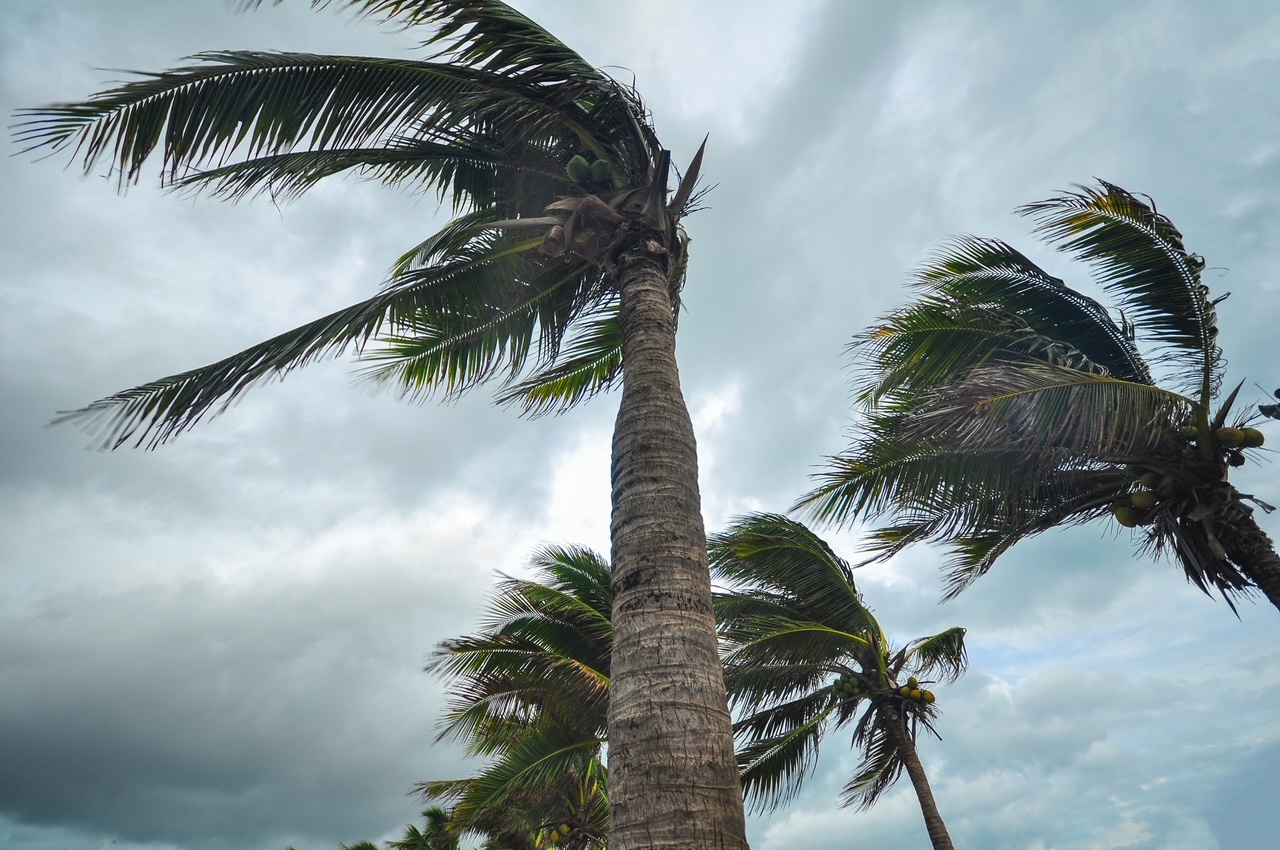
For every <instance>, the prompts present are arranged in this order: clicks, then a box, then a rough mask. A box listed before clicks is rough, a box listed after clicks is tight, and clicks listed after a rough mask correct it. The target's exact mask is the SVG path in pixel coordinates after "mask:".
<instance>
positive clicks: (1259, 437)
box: [1240, 428, 1267, 449]
mask: <svg viewBox="0 0 1280 850" xmlns="http://www.w3.org/2000/svg"><path fill="white" fill-rule="evenodd" d="M1242 430H1243V431H1244V440H1243V441H1242V442H1241V443H1240V445H1242V446H1244V447H1245V448H1246V449H1256V448H1258V447H1260V446H1261V445H1262V444H1263V443H1265V442H1266V441H1267V438H1266V436H1264V435H1263V433H1262V432H1261V431H1259V430H1258V429H1257V428H1244V429H1242Z"/></svg>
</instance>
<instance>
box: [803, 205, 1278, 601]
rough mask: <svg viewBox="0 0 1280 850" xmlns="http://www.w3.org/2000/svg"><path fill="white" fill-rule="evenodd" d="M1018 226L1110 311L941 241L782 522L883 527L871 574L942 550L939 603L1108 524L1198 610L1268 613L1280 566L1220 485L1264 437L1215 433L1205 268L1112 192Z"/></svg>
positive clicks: (1171, 233) (1239, 503) (1238, 431)
mask: <svg viewBox="0 0 1280 850" xmlns="http://www.w3.org/2000/svg"><path fill="white" fill-rule="evenodd" d="M1019 211H1020V212H1021V213H1023V214H1024V215H1028V216H1030V217H1032V218H1034V219H1035V220H1036V221H1037V222H1038V224H1039V226H1038V232H1039V233H1041V234H1042V235H1043V236H1044V237H1045V238H1046V239H1047V240H1048V241H1049V242H1050V243H1051V244H1054V245H1056V246H1057V247H1058V248H1060V249H1061V250H1063V251H1066V252H1068V253H1070V254H1072V255H1074V256H1075V257H1077V258H1078V259H1080V260H1083V261H1085V262H1086V263H1089V264H1090V265H1091V266H1092V267H1093V270H1094V273H1095V274H1096V276H1097V281H1098V283H1099V284H1100V285H1101V287H1102V288H1103V290H1105V291H1106V292H1107V294H1109V295H1110V296H1112V297H1113V298H1115V299H1116V302H1117V304H1118V306H1119V311H1118V312H1117V313H1116V314H1114V315H1113V314H1112V313H1109V312H1108V311H1107V310H1106V309H1105V308H1104V307H1102V305H1100V304H1099V303H1098V302H1096V301H1094V300H1093V299H1092V298H1089V297H1087V296H1085V295H1083V294H1081V293H1080V292H1078V291H1076V290H1074V289H1071V288H1069V287H1067V286H1066V285H1065V284H1064V283H1063V282H1062V281H1061V280H1058V279H1057V278H1055V277H1052V276H1051V275H1049V274H1048V273H1047V272H1045V271H1043V270H1042V269H1040V268H1039V267H1038V266H1036V265H1035V264H1034V263H1033V262H1032V261H1031V260H1030V259H1028V258H1027V257H1025V256H1024V255H1023V254H1021V253H1019V252H1018V251H1016V250H1015V249H1013V248H1012V247H1010V246H1009V245H1006V244H1005V243H1003V242H1000V241H998V240H994V239H979V238H975V237H971V236H966V237H960V238H958V239H956V240H955V241H954V242H953V243H952V244H951V245H950V246H949V247H948V248H947V249H945V250H944V251H943V252H942V253H941V254H940V255H939V256H937V257H936V258H934V259H933V260H932V261H930V262H929V263H927V264H926V265H925V266H924V268H922V269H921V270H920V271H919V272H918V273H917V275H916V281H915V287H916V289H917V290H918V291H919V293H920V295H919V297H918V299H917V300H916V301H915V302H913V303H911V304H909V305H907V306H906V307H902V308H900V309H898V310H895V311H894V312H892V313H890V314H889V315H888V316H886V317H885V318H884V319H882V320H881V321H879V322H877V323H876V324H875V325H873V326H872V327H871V328H869V329H867V330H866V331H864V332H862V333H861V334H860V335H859V336H858V337H857V338H856V341H855V343H854V350H855V352H856V353H857V354H858V355H859V356H860V360H859V366H860V368H861V369H862V370H863V376H864V379H863V381H862V383H861V386H860V388H859V389H860V395H859V400H860V402H861V404H862V406H863V407H864V409H865V411H866V417H865V419H864V420H863V421H862V422H861V423H860V424H859V426H858V428H857V430H856V431H855V432H854V438H853V441H852V444H851V445H850V446H849V448H848V449H846V450H845V451H844V452H843V453H841V454H840V455H838V456H836V457H834V458H831V461H830V463H829V465H828V467H827V469H826V471H824V472H823V473H821V475H820V476H819V480H820V482H821V483H820V486H819V487H818V488H817V489H816V490H814V491H813V492H812V493H810V494H808V495H807V496H805V497H804V498H803V499H802V500H801V501H800V503H799V505H798V507H801V508H804V509H805V510H807V512H808V514H809V515H810V516H813V517H816V518H817V519H819V520H823V521H827V522H834V523H837V524H850V523H852V522H854V521H855V520H862V519H867V518H878V517H885V516H887V517H889V518H890V519H891V520H892V521H891V524H888V525H885V526H883V527H880V528H878V529H876V530H874V531H873V532H872V534H871V545H872V546H874V547H876V548H877V549H878V550H879V553H880V556H881V557H887V556H889V555H892V554H894V553H896V552H899V551H901V550H902V549H903V548H905V547H907V546H909V545H911V544H912V543H916V542H920V541H924V540H935V541H940V542H944V543H947V544H949V545H950V546H951V549H952V553H953V555H952V559H951V562H950V572H949V575H948V584H947V589H946V596H948V597H950V596H954V595H955V594H957V593H959V592H960V591H961V590H963V589H964V588H965V587H967V586H968V585H969V584H970V583H971V582H973V581H974V580H975V579H977V578H978V577H979V576H981V575H983V574H984V573H986V571H987V570H989V569H990V568H991V566H992V565H993V564H994V563H995V561H996V559H997V558H998V557H999V556H1000V555H1002V554H1003V553H1004V552H1005V551H1006V550H1007V549H1009V547H1011V546H1012V545H1013V544H1015V543H1017V542H1018V541H1019V540H1023V539H1025V538H1027V537H1030V536H1032V535H1034V534H1038V533H1040V532H1042V531H1047V530H1049V529H1051V528H1055V527H1057V526H1062V525H1073V524H1077V523H1084V522H1089V521H1091V520H1095V519H1114V520H1115V521H1117V522H1119V523H1120V525H1122V526H1125V527H1135V526H1140V527H1141V532H1140V533H1141V537H1142V543H1143V547H1144V548H1146V549H1148V550H1151V551H1152V552H1154V553H1156V554H1159V553H1161V552H1169V553H1171V554H1172V555H1173V557H1174V558H1175V559H1176V560H1177V561H1178V562H1179V563H1180V564H1181V566H1182V568H1183V570H1184V571H1185V572H1186V575H1187V577H1188V578H1189V579H1190V580H1191V581H1192V582H1193V583H1194V584H1195V585H1196V586H1197V587H1199V588H1200V589H1202V590H1204V591H1205V592H1209V591H1210V590H1211V589H1217V590H1218V591H1219V592H1221V593H1222V595H1223V597H1224V598H1225V599H1226V600H1227V602H1228V603H1229V604H1232V605H1233V607H1234V603H1233V598H1234V597H1235V596H1238V595H1244V594H1247V593H1249V592H1252V591H1253V590H1254V589H1256V590H1259V591H1261V592H1262V593H1263V594H1265V595H1266V597H1267V599H1269V600H1270V601H1271V603H1272V604H1273V605H1275V606H1276V607H1278V608H1280V557H1277V555H1276V552H1275V548H1274V546H1273V544H1272V542H1271V540H1270V539H1269V538H1268V537H1267V535H1266V534H1265V533H1264V532H1263V531H1262V529H1261V528H1260V527H1259V526H1258V524H1257V521H1256V520H1255V519H1254V517H1253V515H1252V510H1251V508H1250V507H1249V506H1248V505H1246V504H1245V502H1246V501H1252V502H1253V503H1254V504H1256V505H1259V506H1261V507H1262V508H1263V509H1264V510H1267V511H1270V510H1273V508H1271V506H1270V505H1267V504H1266V503H1264V502H1262V501H1261V500H1260V499H1258V498H1256V497H1254V496H1252V495H1248V494H1242V493H1240V492H1238V491H1237V490H1236V489H1235V488H1234V487H1233V486H1232V485H1231V484H1230V482H1229V481H1228V473H1229V471H1230V469H1231V468H1232V467H1235V466H1239V465H1241V464H1243V463H1245V460H1246V457H1247V450H1249V449H1250V448H1256V447H1257V446H1260V445H1261V444H1262V440H1263V437H1262V433H1261V432H1259V431H1257V430H1254V429H1248V428H1247V427H1246V426H1248V425H1249V424H1250V418H1249V416H1248V415H1247V412H1246V413H1243V414H1237V415H1236V416H1235V417H1234V420H1233V421H1232V422H1231V425H1230V426H1229V425H1228V419H1229V417H1230V416H1231V413H1230V411H1231V407H1232V404H1233V402H1234V401H1235V399H1236V394H1237V392H1238V390H1239V387H1237V388H1236V390H1235V391H1232V392H1230V393H1228V394H1227V396H1226V398H1225V399H1223V400H1219V393H1220V390H1221V386H1222V378H1223V371H1224V369H1225V360H1224V358H1223V353H1222V349H1221V348H1219V346H1218V316H1217V311H1216V309H1215V305H1216V304H1217V303H1218V301H1220V300H1222V298H1225V297H1226V296H1225V295H1223V296H1220V297H1219V298H1216V299H1211V298H1210V295H1209V288H1208V286H1206V285H1205V284H1204V283H1203V282H1202V280H1201V272H1202V270H1203V269H1204V267H1205V260H1204V258H1203V257H1200V256H1198V255H1196V254H1193V253H1189V252H1188V251H1187V250H1186V248H1185V247H1184V246H1183V243H1182V235H1181V234H1180V233H1179V232H1178V230H1177V229H1176V228H1175V227H1174V226H1173V223H1172V222H1171V221H1170V220H1169V219H1168V218H1166V217H1165V216H1164V215H1162V214H1160V213H1159V212H1157V211H1156V209H1155V205H1154V203H1152V202H1150V200H1149V199H1147V200H1146V201H1144V200H1142V199H1140V198H1139V197H1137V196H1135V195H1133V194H1131V193H1129V192H1127V191H1125V190H1124V189H1121V188H1120V187H1118V186H1115V185H1113V184H1110V183H1106V182H1101V181H1100V182H1099V184H1098V185H1097V186H1096V187H1083V188H1081V189H1080V190H1079V191H1077V192H1067V193H1062V194H1060V195H1058V196H1056V197H1054V198H1050V199H1049V200H1046V201H1041V202H1039V203H1034V204H1028V205H1027V206H1024V207H1022V208H1021V209H1020V210H1019ZM1140 346H1141V348H1140ZM1157 376H1159V378H1160V381H1161V382H1162V383H1157ZM1162 384H1163V385H1162Z"/></svg>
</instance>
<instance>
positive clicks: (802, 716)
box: [709, 514, 967, 850]
mask: <svg viewBox="0 0 1280 850" xmlns="http://www.w3.org/2000/svg"><path fill="white" fill-rule="evenodd" d="M709 546H710V551H711V566H712V569H713V571H714V572H715V574H716V576H717V577H718V578H721V579H723V580H724V581H725V582H726V583H728V584H729V586H730V587H731V590H730V591H729V592H726V593H723V594H718V595H717V599H716V610H717V614H718V616H719V619H720V624H721V625H720V631H721V636H722V637H723V639H724V642H725V659H724V664H725V677H726V680H727V682H728V685H729V696H730V699H731V701H732V703H733V705H734V707H735V708H736V709H738V710H739V712H740V716H741V719H740V720H739V721H738V723H737V725H736V729H737V732H738V737H739V740H740V750H739V754H738V759H739V762H740V765H741V768H742V781H743V787H744V789H745V791H746V794H747V796H748V798H749V799H751V800H752V801H753V802H754V804H755V805H756V806H757V807H758V808H763V809H772V808H775V807H777V806H779V805H781V804H782V803H784V802H786V801H787V800H788V799H790V798H791V796H792V795H794V794H795V793H796V792H797V791H798V790H799V788H800V785H801V783H802V782H803V781H804V778H805V776H806V775H807V774H808V773H809V772H810V771H811V770H812V769H813V767H814V764H815V762H816V760H817V757H818V747H819V745H820V743H821V742H822V739H823V737H824V736H825V735H827V734H828V733H830V732H831V731H833V730H835V729H841V728H845V727H847V726H850V725H852V726H853V745H854V746H855V747H856V748H857V749H858V750H859V751H860V752H861V755H862V760H861V762H860V763H859V764H858V767H857V769H856V771H855V773H854V776H853V778H852V779H851V780H849V783H848V784H847V785H846V786H845V788H844V794H843V798H842V802H843V804H845V805H857V806H858V807H860V808H868V807H870V806H872V805H873V804H874V803H875V802H876V800H877V799H879V797H880V795H881V794H883V793H884V792H885V791H887V790H888V789H889V788H890V787H891V786H892V785H893V783H894V782H895V781H896V780H897V779H898V777H899V776H901V774H902V771H903V770H904V769H905V770H906V772H907V775H908V776H909V777H910V778H911V784H912V786H913V787H914V788H915V792H916V797H917V798H918V799H919V801H920V809H921V811H922V812H923V813H924V821H925V826H926V828H927V829H928V831H929V840H930V841H932V842H933V846H934V848H935V850H941V848H950V847H951V846H952V844H951V838H950V837H949V836H948V834H947V829H946V826H945V825H944V824H943V822H942V816H941V815H940V814H939V813H938V807H937V804H936V803H935V802H934V799H933V792H932V790H931V789H930V787H929V780H928V778H927V777H926V776H925V772H924V767H923V766H922V765H921V763H920V756H919V755H918V753H917V751H916V738H917V735H918V733H919V730H920V729H921V728H922V727H923V728H924V729H928V730H929V731H930V732H934V728H933V723H934V721H935V720H936V719H937V715H938V710H937V707H936V706H935V704H934V695H933V692H932V691H930V690H928V689H927V688H925V687H924V686H925V685H927V684H931V683H932V682H933V681H948V682H950V681H954V680H955V679H957V678H959V677H960V675H961V674H962V673H963V672H964V669H965V666H966V663H967V662H966V657H965V647H964V633H965V630H964V629H961V628H951V629H947V630H946V631H943V632H939V633H938V634H936V635H932V636H930V637H925V638H919V639H917V640H914V641H912V642H910V643H908V644H907V645H906V646H903V647H898V648H895V647H894V646H892V645H891V644H890V642H889V640H888V638H887V637H886V636H885V633H884V630H883V629H882V628H881V626H880V624H879V623H878V622H876V618H875V617H874V616H873V615H872V613H871V611H870V609H868V608H867V606H866V604H865V603H864V602H863V600H862V595H861V594H860V593H858V590H857V588H856V587H855V586H854V582H853V573H852V571H851V570H850V567H849V564H848V563H846V562H845V561H844V560H842V559H841V558H839V557H838V556H837V555H836V554H835V553H834V552H833V551H832V550H831V547H830V546H828V545H827V544H826V543H825V542H824V541H823V540H821V539H820V538H819V537H817V535H815V534H814V533H813V532H812V531H810V530H809V529H808V528H805V527H804V526H803V525H801V524H800V523H798V522H795V521H794V520H790V519H787V518H786V517H783V516H778V515H776V514H754V515H751V516H747V517H744V518H741V519H739V520H737V521H736V522H735V523H734V524H733V525H732V526H730V527H729V529H728V530H726V531H725V532H723V533H721V534H716V535H712V537H711V540H710V542H709ZM833 677H834V679H833ZM934 734H936V732H935V733H934Z"/></svg>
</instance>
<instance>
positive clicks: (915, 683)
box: [907, 676, 920, 688]
mask: <svg viewBox="0 0 1280 850" xmlns="http://www.w3.org/2000/svg"><path fill="white" fill-rule="evenodd" d="M907 685H908V686H909V687H912V688H918V687H920V680H919V679H917V678H916V677H915V676H908V677H907Z"/></svg>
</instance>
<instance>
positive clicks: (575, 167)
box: [564, 153, 591, 183]
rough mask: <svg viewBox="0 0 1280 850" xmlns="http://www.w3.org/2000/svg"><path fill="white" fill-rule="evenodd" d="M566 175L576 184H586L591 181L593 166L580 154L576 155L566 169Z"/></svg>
mask: <svg viewBox="0 0 1280 850" xmlns="http://www.w3.org/2000/svg"><path fill="white" fill-rule="evenodd" d="M564 170H565V173H567V174H568V175H569V179H570V180H572V181H573V182H574V183H586V182H587V181H588V180H590V179H591V164H590V163H588V162H587V158H586V157H585V156H583V155H582V154H580V153H577V154H574V155H573V158H572V159H570V160H569V164H568V165H566V166H565V167H564Z"/></svg>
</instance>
